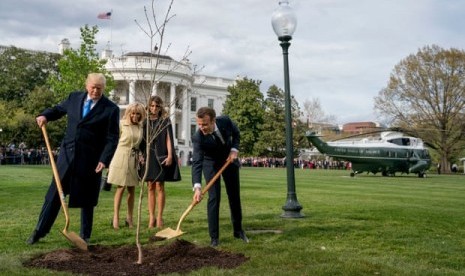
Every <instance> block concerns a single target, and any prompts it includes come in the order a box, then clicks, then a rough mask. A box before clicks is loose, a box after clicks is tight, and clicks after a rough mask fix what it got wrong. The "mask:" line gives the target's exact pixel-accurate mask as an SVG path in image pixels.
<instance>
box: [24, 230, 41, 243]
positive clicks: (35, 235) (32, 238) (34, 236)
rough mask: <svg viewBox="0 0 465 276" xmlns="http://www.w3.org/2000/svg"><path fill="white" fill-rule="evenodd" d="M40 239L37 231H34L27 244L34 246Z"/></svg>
mask: <svg viewBox="0 0 465 276" xmlns="http://www.w3.org/2000/svg"><path fill="white" fill-rule="evenodd" d="M40 238H41V237H39V235H38V234H37V230H34V231H33V232H32V234H31V236H30V237H29V239H27V241H26V243H27V244H29V245H33V244H34V243H36V242H38V241H39V240H40Z"/></svg>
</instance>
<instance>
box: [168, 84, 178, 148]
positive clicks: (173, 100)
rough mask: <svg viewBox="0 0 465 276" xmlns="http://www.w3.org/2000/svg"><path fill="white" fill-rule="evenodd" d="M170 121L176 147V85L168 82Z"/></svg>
mask: <svg viewBox="0 0 465 276" xmlns="http://www.w3.org/2000/svg"><path fill="white" fill-rule="evenodd" d="M169 107H170V119H171V124H172V125H173V132H174V136H175V137H174V141H175V142H174V144H175V145H178V137H177V136H176V85H175V84H174V83H172V82H170V104H169Z"/></svg>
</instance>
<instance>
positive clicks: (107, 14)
mask: <svg viewBox="0 0 465 276" xmlns="http://www.w3.org/2000/svg"><path fill="white" fill-rule="evenodd" d="M97 18H98V19H111V12H102V13H99V14H98V15H97Z"/></svg>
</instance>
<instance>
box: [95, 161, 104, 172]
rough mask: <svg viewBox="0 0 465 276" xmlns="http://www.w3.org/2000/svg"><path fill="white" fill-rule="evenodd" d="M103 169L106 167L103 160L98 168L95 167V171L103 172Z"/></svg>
mask: <svg viewBox="0 0 465 276" xmlns="http://www.w3.org/2000/svg"><path fill="white" fill-rule="evenodd" d="M103 169H105V164H103V163H102V162H98V165H97V168H95V172H96V173H99V172H101V171H102V170H103Z"/></svg>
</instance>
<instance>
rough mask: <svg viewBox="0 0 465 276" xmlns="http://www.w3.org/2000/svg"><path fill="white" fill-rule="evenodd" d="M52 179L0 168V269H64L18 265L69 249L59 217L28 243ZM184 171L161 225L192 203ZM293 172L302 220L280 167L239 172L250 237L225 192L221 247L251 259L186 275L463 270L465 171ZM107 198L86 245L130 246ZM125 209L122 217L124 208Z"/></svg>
mask: <svg viewBox="0 0 465 276" xmlns="http://www.w3.org/2000/svg"><path fill="white" fill-rule="evenodd" d="M51 176H52V174H51V169H50V167H48V166H0V237H1V239H0V253H1V255H0V274H1V275H50V274H53V275H68V274H63V273H58V272H52V271H46V270H31V269H26V268H23V267H22V261H24V260H26V259H28V258H31V257H32V256H34V255H36V254H39V253H43V252H47V251H52V250H56V249H59V248H69V247H71V246H72V245H71V244H70V243H69V242H68V241H67V240H66V239H65V238H64V237H63V236H62V235H61V234H60V231H61V230H62V228H63V226H64V217H63V216H62V215H60V216H59V217H58V219H57V222H56V223H55V225H54V227H53V228H52V232H51V233H50V234H49V235H48V236H47V237H46V238H44V239H43V240H41V241H40V242H39V243H37V244H35V245H33V246H28V245H26V243H25V241H26V239H27V238H28V236H29V234H30V233H31V231H32V230H33V228H34V226H35V223H36V221H37V217H38V214H39V211H40V207H41V205H42V203H43V198H44V195H45V192H46V189H47V187H48V185H49V182H50V180H51ZM182 176H183V181H181V182H178V183H167V186H166V190H167V204H166V210H165V226H166V227H172V228H175V227H176V224H177V222H178V220H179V218H180V216H181V214H182V212H183V211H184V210H185V209H186V208H187V207H188V206H189V204H190V203H191V200H192V190H191V184H190V170H189V168H187V167H186V168H182ZM295 177H296V192H297V198H298V201H299V203H300V204H301V205H302V207H303V209H302V214H303V215H304V218H300V219H283V218H281V217H280V216H281V214H282V213H283V210H282V206H283V205H284V204H285V202H286V194H287V184H286V171H285V169H269V168H266V169H265V168H243V169H242V171H241V181H242V204H243V214H244V221H243V223H244V228H245V230H246V232H247V233H248V236H249V238H250V243H249V244H244V243H242V242H241V241H239V240H236V239H234V238H233V237H232V229H231V224H230V222H229V209H228V206H227V197H226V195H223V200H222V213H221V215H220V216H221V221H220V226H221V233H220V234H221V236H220V246H219V248H218V249H220V250H226V251H230V252H236V253H243V254H245V255H246V256H248V257H250V260H249V261H248V262H246V263H245V264H243V265H242V266H240V267H238V268H236V269H234V270H218V269H217V268H204V269H202V270H199V271H195V272H193V273H191V274H190V275H465V216H464V211H465V177H464V176H463V175H461V174H457V175H428V177H427V178H417V177H416V176H414V175H409V176H407V175H404V176H400V175H399V176H396V177H382V176H380V175H377V176H374V175H366V174H363V175H358V176H356V177H355V178H351V177H349V172H348V171H327V170H300V169H296V170H295ZM223 191H224V189H223ZM112 197H113V191H112V192H104V191H103V192H102V194H101V197H100V202H99V205H98V207H97V209H96V215H95V221H94V232H93V236H92V240H91V242H92V243H97V244H101V245H121V244H131V243H134V240H135V238H134V233H133V232H132V231H131V230H129V229H125V228H122V230H120V231H113V230H112V229H110V219H111V217H112V203H113V198H112ZM205 205H206V201H203V202H201V203H200V204H199V205H198V206H196V207H195V208H194V210H193V211H192V212H191V213H190V214H189V215H188V216H187V217H186V219H185V220H184V221H183V223H182V226H181V229H182V230H183V231H185V232H187V233H186V234H184V235H183V236H181V237H180V238H182V239H185V240H187V241H189V242H192V243H195V244H198V245H200V246H207V245H208V244H209V240H210V239H209V237H208V231H207V228H206V227H207V223H206V207H205ZM142 206H143V217H142V221H143V226H144V227H143V229H144V230H143V232H142V238H141V241H142V242H143V243H144V244H146V243H148V238H149V237H150V236H151V235H153V233H154V232H150V231H148V230H147V229H146V225H147V223H148V219H147V217H148V216H147V210H146V206H147V201H146V197H145V198H144V202H143V203H142ZM122 211H123V213H122V217H124V212H125V205H124V204H123V210H122ZM70 213H71V227H70V231H74V232H76V233H79V212H78V210H77V209H71V210H70ZM121 224H122V223H121ZM121 226H122V225H121ZM169 242H172V240H168V241H164V242H161V243H169Z"/></svg>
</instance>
